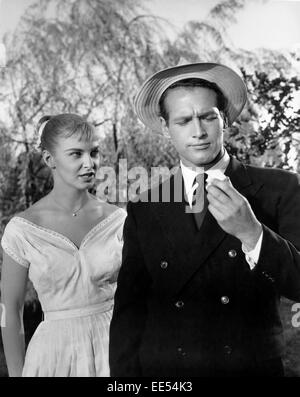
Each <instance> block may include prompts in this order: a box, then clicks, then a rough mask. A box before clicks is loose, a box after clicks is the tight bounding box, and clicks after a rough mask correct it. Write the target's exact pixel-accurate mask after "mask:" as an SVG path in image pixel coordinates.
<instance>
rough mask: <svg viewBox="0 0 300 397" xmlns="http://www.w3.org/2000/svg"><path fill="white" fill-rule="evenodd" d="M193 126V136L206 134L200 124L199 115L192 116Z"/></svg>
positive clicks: (198, 136)
mask: <svg viewBox="0 0 300 397" xmlns="http://www.w3.org/2000/svg"><path fill="white" fill-rule="evenodd" d="M193 126H194V128H193V135H194V136H195V137H197V138H200V137H202V136H205V135H206V131H205V129H204V128H203V125H202V124H201V119H200V118H199V117H194V118H193Z"/></svg>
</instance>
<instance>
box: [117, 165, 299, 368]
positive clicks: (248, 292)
mask: <svg viewBox="0 0 300 397" xmlns="http://www.w3.org/2000/svg"><path fill="white" fill-rule="evenodd" d="M226 174H227V175H228V176H229V177H230V179H231V182H232V184H233V186H234V187H235V188H236V189H237V190H238V191H239V192H240V193H241V194H242V195H244V196H245V197H246V198H247V199H248V201H249V203H250V205H251V207H252V209H253V211H254V213H255V215H256V217H257V218H258V220H259V221H260V222H261V223H262V225H263V241H262V247H261V253H260V257H259V260H258V263H257V265H256V266H255V268H254V270H250V267H249V265H248V263H247V261H246V259H245V254H244V253H243V252H242V249H241V243H240V241H239V240H238V239H236V238H235V237H233V236H231V235H229V234H227V233H225V232H224V231H223V230H222V229H221V228H220V227H219V225H218V224H217V222H216V221H215V220H214V218H213V217H212V215H211V214H210V213H209V212H207V215H206V217H205V219H204V222H203V225H202V228H201V229H200V231H198V232H197V231H196V229H195V225H194V223H193V218H192V214H186V213H185V209H184V208H185V205H186V204H185V202H184V201H183V200H180V202H175V200H174V197H173V195H172V194H171V200H170V202H169V203H167V202H162V201H159V202H150V201H148V202H142V201H139V202H135V203H132V202H129V204H128V217H127V219H126V222H125V226H124V248H123V263H122V266H121V270H120V273H119V277H118V284H117V285H118V286H117V291H116V295H115V307H114V312H113V318H112V322H111V328H110V368H111V376H218V375H220V376H223V375H224V376H227V375H232V374H239V373H247V371H250V373H252V372H251V371H252V370H253V371H254V372H253V373H255V371H256V370H257V369H259V368H260V369H262V372H263V371H264V369H266V368H265V367H264V363H266V362H267V363H268V364H267V365H270V362H272V360H273V359H274V358H277V357H280V355H281V353H282V350H283V335H282V325H281V320H280V316H279V310H278V304H279V300H280V296H281V295H284V296H285V297H287V298H289V299H292V300H296V301H300V253H299V249H300V187H299V177H298V176H297V174H292V173H289V172H287V171H283V170H278V169H270V168H258V167H253V166H245V165H243V164H241V163H240V162H238V161H237V160H235V159H233V158H231V161H230V164H229V166H228V168H227V170H226ZM180 178H182V176H180ZM175 181H176V177H172V178H171V180H170V182H171V186H172V184H174V183H175ZM163 186H164V184H162V185H161V186H160V187H159V191H160V192H161V190H162V187H163ZM171 191H172V189H171ZM152 193H153V192H152ZM148 194H149V192H148ZM144 199H145V198H144ZM258 372H259V371H258Z"/></svg>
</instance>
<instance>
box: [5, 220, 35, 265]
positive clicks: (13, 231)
mask: <svg viewBox="0 0 300 397" xmlns="http://www.w3.org/2000/svg"><path fill="white" fill-rule="evenodd" d="M1 246H2V248H3V250H4V251H5V252H6V254H8V255H9V256H10V257H11V258H12V259H13V260H14V261H16V262H17V263H18V264H19V265H21V266H24V267H26V268H28V267H29V261H28V260H26V253H25V249H24V236H23V235H22V230H21V229H20V228H19V227H17V226H16V224H15V222H14V218H13V219H11V220H10V221H9V222H8V224H7V225H6V227H5V229H4V233H3V236H2V239H1Z"/></svg>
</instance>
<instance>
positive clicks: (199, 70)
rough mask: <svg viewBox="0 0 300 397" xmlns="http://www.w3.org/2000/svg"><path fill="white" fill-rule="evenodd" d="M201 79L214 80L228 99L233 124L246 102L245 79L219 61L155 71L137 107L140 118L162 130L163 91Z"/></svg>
mask: <svg viewBox="0 0 300 397" xmlns="http://www.w3.org/2000/svg"><path fill="white" fill-rule="evenodd" d="M188 78H198V79H203V80H207V81H209V82H212V83H215V84H216V85H217V86H218V87H219V88H220V90H221V91H222V93H223V95H224V96H225V98H226V99H227V106H226V109H225V111H226V114H227V118H228V123H229V125H231V124H232V123H233V122H234V120H236V118H237V117H238V116H239V114H240V113H241V111H242V110H243V107H244V106H245V103H246V101H247V89H246V86H245V84H244V82H243V80H242V78H241V77H240V76H239V75H238V74H237V73H236V72H235V71H233V70H232V69H231V68H229V67H227V66H224V65H220V64H217V63H192V64H187V65H180V66H175V67H172V68H167V69H164V70H161V71H159V72H157V73H155V74H154V75H153V76H151V77H149V78H148V80H146V81H145V83H144V84H143V85H142V87H141V88H140V90H139V92H138V94H137V96H136V98H135V101H134V109H135V112H136V114H137V116H138V118H139V119H140V120H141V121H142V122H143V123H144V124H145V126H146V127H148V128H150V129H151V130H153V131H155V132H161V122H160V119H159V100H160V98H161V96H162V94H163V92H164V91H165V90H166V89H167V88H168V87H170V85H172V84H174V83H176V82H177V81H180V80H184V79H188Z"/></svg>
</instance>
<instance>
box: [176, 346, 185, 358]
mask: <svg viewBox="0 0 300 397" xmlns="http://www.w3.org/2000/svg"><path fill="white" fill-rule="evenodd" d="M177 352H178V353H179V354H180V355H181V356H183V357H184V356H186V352H185V351H184V350H183V348H182V347H178V348H177Z"/></svg>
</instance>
